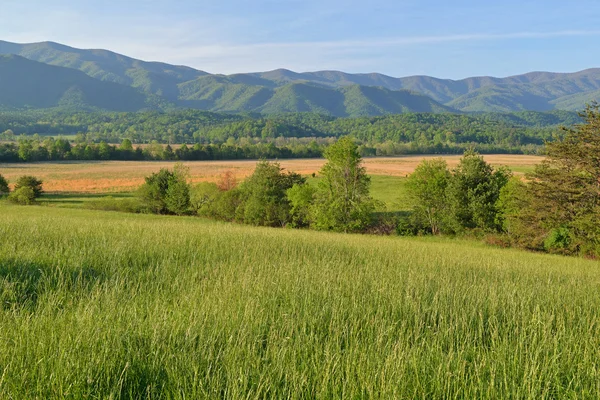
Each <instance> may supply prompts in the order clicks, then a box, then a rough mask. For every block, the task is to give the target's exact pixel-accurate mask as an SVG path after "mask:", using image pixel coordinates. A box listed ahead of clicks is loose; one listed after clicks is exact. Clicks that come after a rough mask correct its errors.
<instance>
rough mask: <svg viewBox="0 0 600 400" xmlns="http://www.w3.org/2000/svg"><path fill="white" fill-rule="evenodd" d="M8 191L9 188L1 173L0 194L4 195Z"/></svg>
mask: <svg viewBox="0 0 600 400" xmlns="http://www.w3.org/2000/svg"><path fill="white" fill-rule="evenodd" d="M9 193H10V188H9V187H8V181H7V180H6V178H4V177H3V176H2V175H0V196H4V195H7V194H9Z"/></svg>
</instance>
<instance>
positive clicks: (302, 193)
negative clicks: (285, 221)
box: [286, 183, 316, 228]
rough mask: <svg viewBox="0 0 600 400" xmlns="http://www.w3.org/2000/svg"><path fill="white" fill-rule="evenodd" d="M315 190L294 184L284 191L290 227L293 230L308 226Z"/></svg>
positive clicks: (310, 186)
mask: <svg viewBox="0 0 600 400" xmlns="http://www.w3.org/2000/svg"><path fill="white" fill-rule="evenodd" d="M315 191H316V189H315V188H314V187H313V186H312V185H310V184H308V183H303V184H297V183H296V184H294V186H292V187H291V188H289V189H288V190H287V191H286V196H287V199H288V202H289V203H290V225H291V227H293V228H303V227H307V226H309V225H310V220H311V214H310V213H311V207H312V205H313V200H314V195H315Z"/></svg>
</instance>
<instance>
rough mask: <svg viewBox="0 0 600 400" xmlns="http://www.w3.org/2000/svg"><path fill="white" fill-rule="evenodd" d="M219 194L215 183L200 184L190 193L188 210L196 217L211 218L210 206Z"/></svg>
mask: <svg viewBox="0 0 600 400" xmlns="http://www.w3.org/2000/svg"><path fill="white" fill-rule="evenodd" d="M220 193H221V191H220V190H219V187H218V186H217V184H216V183H213V182H201V183H199V184H198V185H196V186H194V187H193V188H192V190H191V191H190V208H191V209H192V211H194V212H195V213H196V214H198V215H203V216H207V217H210V216H213V215H212V208H213V207H212V206H213V205H214V203H215V201H216V200H217V198H218V197H219V195H220Z"/></svg>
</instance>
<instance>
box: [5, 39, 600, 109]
mask: <svg viewBox="0 0 600 400" xmlns="http://www.w3.org/2000/svg"><path fill="white" fill-rule="evenodd" d="M0 54H15V55H18V56H21V57H24V58H27V59H29V60H33V61H37V62H41V63H45V64H49V65H53V66H56V67H64V68H68V69H72V70H79V71H81V72H83V73H85V74H87V75H88V76H89V77H92V78H94V79H96V80H99V81H102V82H103V83H114V84H119V85H122V86H130V87H133V88H134V89H135V90H136V92H137V93H139V94H140V95H141V96H146V99H145V100H144V101H143V103H144V104H145V106H146V107H151V108H152V107H154V108H164V107H190V108H197V109H202V110H209V111H227V112H261V113H284V112H318V113H324V114H330V115H334V116H363V115H364V116H375V115H383V114H391V113H402V112H513V111H522V110H531V111H548V110H555V109H562V110H580V109H583V108H584V107H585V104H586V103H589V102H591V101H594V100H596V99H598V98H599V97H600V69H599V68H595V69H587V70H584V71H579V72H575V73H553V72H530V73H526V74H523V75H515V76H510V77H506V78H495V77H488V76H482V77H471V78H465V79H461V80H450V79H439V78H434V77H429V76H410V77H404V78H394V77H391V76H387V75H383V74H378V73H370V74H349V73H345V72H340V71H317V72H306V73H297V72H293V71H289V70H286V69H278V70H274V71H267V72H255V73H244V74H233V75H213V74H209V73H207V72H205V71H201V70H197V69H194V68H190V67H185V66H175V65H170V64H165V63H160V62H146V61H141V60H136V59H134V58H131V57H127V56H124V55H120V54H117V53H114V52H111V51H107V50H82V49H76V48H73V47H69V46H65V45H62V44H58V43H53V42H42V43H32V44H17V43H10V42H5V41H0ZM5 73H6V72H5ZM1 79H3V77H2V76H0V80H1ZM5 79H6V78H5ZM38 83H39V84H42V83H43V82H38ZM41 89H43V87H42V86H40V90H41ZM89 96H93V94H91V93H90V94H89ZM87 101H88V103H89V102H90V100H89V99H88V100H87ZM92 103H93V101H92ZM86 104H87V103H86ZM138 106H139V102H134V106H133V108H136V107H138ZM130 108H131V107H130Z"/></svg>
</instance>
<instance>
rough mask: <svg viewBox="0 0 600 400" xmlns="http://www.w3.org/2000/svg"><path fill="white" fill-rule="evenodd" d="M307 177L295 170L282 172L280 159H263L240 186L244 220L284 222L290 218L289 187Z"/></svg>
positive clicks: (267, 224) (280, 224) (267, 223)
mask: <svg viewBox="0 0 600 400" xmlns="http://www.w3.org/2000/svg"><path fill="white" fill-rule="evenodd" d="M303 183H305V179H304V178H303V177H301V176H300V175H299V174H296V173H294V172H286V173H284V172H283V168H281V166H280V165H279V163H277V162H273V163H271V162H268V161H260V162H258V163H257V164H256V169H255V170H254V173H253V174H252V175H251V176H250V177H248V179H246V180H245V181H244V182H243V183H242V184H241V185H240V187H239V190H240V193H241V197H242V198H243V205H242V206H241V207H242V210H240V215H243V222H245V223H247V224H252V225H263V226H285V225H286V224H287V223H288V222H289V221H290V204H289V202H288V199H287V197H286V191H287V190H288V189H290V188H292V187H293V186H294V185H298V184H303Z"/></svg>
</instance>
